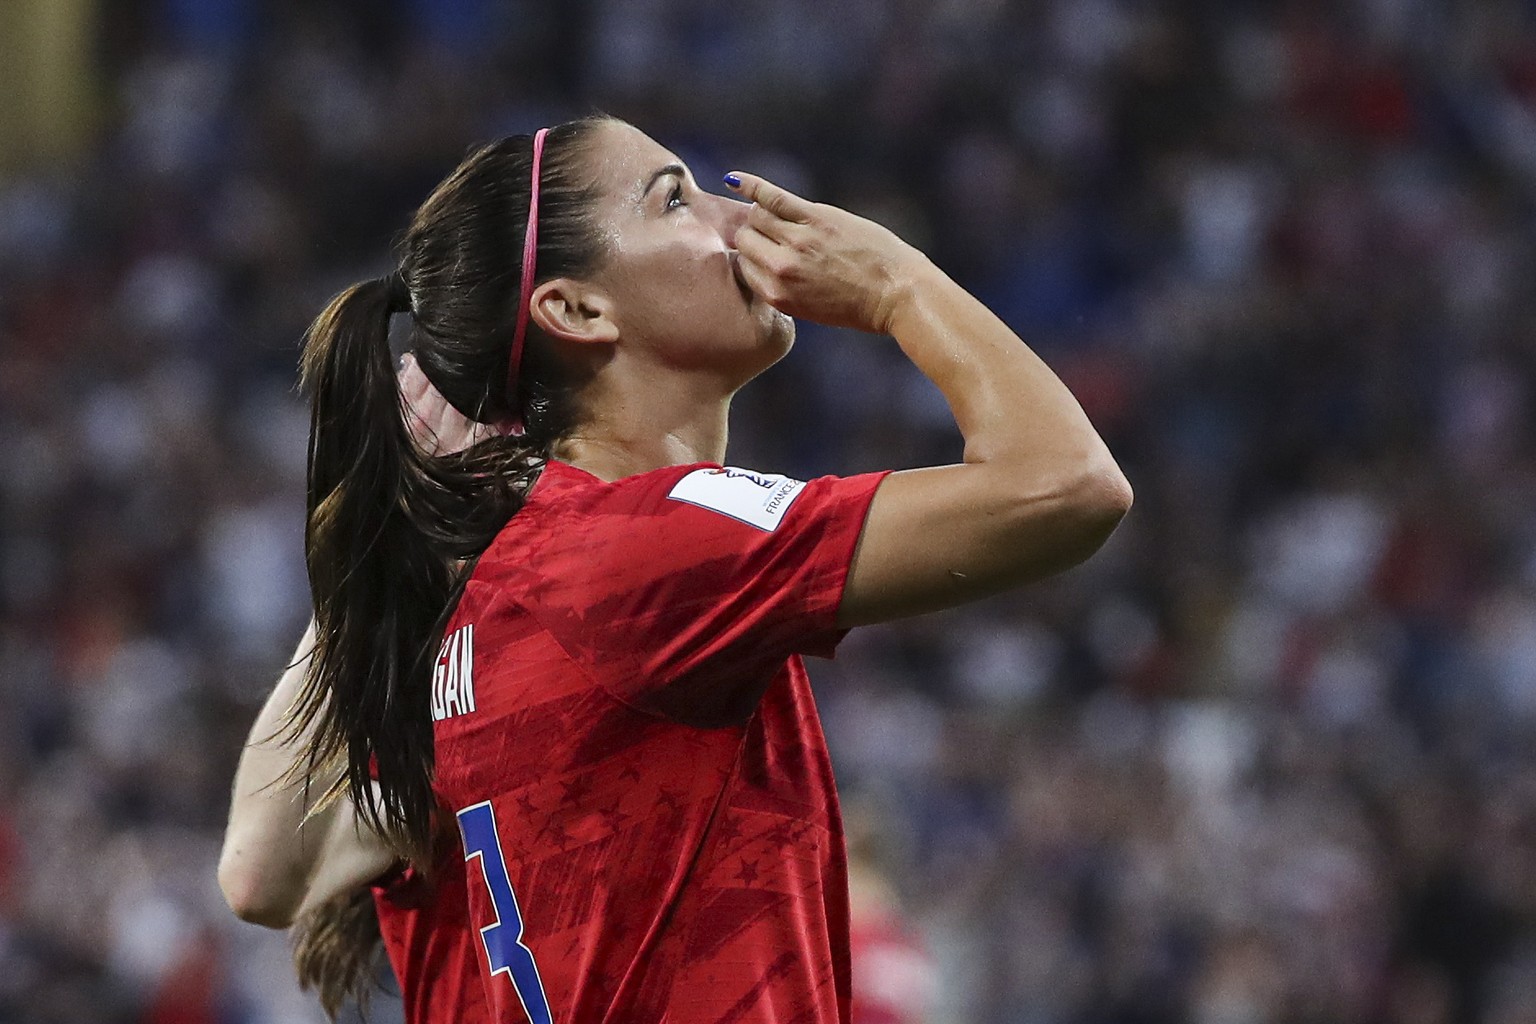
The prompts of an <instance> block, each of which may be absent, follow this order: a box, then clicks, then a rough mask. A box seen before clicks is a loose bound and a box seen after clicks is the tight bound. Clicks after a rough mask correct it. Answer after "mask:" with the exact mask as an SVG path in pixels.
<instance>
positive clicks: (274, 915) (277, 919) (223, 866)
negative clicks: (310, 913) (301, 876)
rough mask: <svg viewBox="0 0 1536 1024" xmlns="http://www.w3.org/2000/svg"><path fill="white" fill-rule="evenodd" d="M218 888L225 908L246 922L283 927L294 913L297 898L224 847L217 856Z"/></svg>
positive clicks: (293, 916) (288, 924) (291, 920)
mask: <svg viewBox="0 0 1536 1024" xmlns="http://www.w3.org/2000/svg"><path fill="white" fill-rule="evenodd" d="M219 889H220V891H221V892H223V894H224V902H225V903H227V904H229V909H230V910H232V911H234V913H235V916H236V917H238V918H239V919H240V920H242V921H245V922H247V923H249V924H257V925H261V926H262V927H263V928H274V929H283V928H287V927H289V926H290V925H292V924H293V921H294V918H295V916H297V911H298V901H297V900H294V899H291V898H289V897H288V896H287V894H286V893H285V892H283V890H282V887H281V886H278V885H275V884H273V882H272V880H271V879H270V878H269V877H266V875H265V874H264V873H263V872H262V871H260V870H259V869H258V868H256V867H255V866H253V865H251V864H249V863H246V862H244V861H242V860H241V859H240V858H239V857H237V856H231V855H230V854H229V852H228V851H226V852H225V855H224V856H223V857H222V858H221V859H220V860H219Z"/></svg>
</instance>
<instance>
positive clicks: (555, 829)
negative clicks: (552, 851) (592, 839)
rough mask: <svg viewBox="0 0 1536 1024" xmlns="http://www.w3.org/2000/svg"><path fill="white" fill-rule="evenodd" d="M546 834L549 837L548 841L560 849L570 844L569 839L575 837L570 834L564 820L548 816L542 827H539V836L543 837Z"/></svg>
mask: <svg viewBox="0 0 1536 1024" xmlns="http://www.w3.org/2000/svg"><path fill="white" fill-rule="evenodd" d="M546 836H547V837H548V838H549V842H551V843H553V844H554V845H556V846H558V847H560V849H562V850H564V849H565V848H566V847H567V846H569V845H571V841H572V840H573V839H575V838H576V837H575V836H573V835H571V832H570V830H569V829H567V828H566V827H565V823H564V822H560V821H556V820H555V818H554V817H550V819H549V820H548V821H546V822H545V823H544V827H543V828H541V829H539V838H540V839H544V838H545V837H546Z"/></svg>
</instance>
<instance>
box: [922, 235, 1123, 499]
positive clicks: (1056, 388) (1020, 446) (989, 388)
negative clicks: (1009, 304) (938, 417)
mask: <svg viewBox="0 0 1536 1024" xmlns="http://www.w3.org/2000/svg"><path fill="white" fill-rule="evenodd" d="M901 294H902V297H901V300H900V301H899V302H898V303H897V304H896V306H895V307H894V309H893V312H892V317H891V333H892V334H893V335H894V336H895V338H896V341H897V343H898V344H900V345H901V347H902V350H903V351H904V352H905V353H906V354H907V357H908V358H910V359H911V360H912V362H913V363H914V364H916V366H917V368H918V369H919V370H921V371H922V372H923V374H924V375H925V376H927V377H928V379H929V380H931V381H933V382H934V384H935V385H937V386H938V388H939V390H940V392H942V393H943V395H944V398H945V399H946V400H947V401H948V403H949V407H950V410H951V412H953V414H954V417H955V422H956V424H957V425H958V426H959V428H960V433H961V435H962V436H963V437H964V439H965V461H966V462H975V463H980V462H1006V463H1008V464H1009V465H1010V466H1013V467H1015V468H1016V469H1033V470H1035V471H1038V472H1047V473H1049V472H1057V473H1062V472H1064V473H1074V472H1089V473H1093V472H1097V473H1103V474H1107V475H1110V476H1113V477H1118V476H1119V469H1118V467H1117V466H1116V465H1115V462H1114V459H1113V458H1112V457H1111V456H1110V454H1109V450H1108V449H1107V448H1106V447H1105V445H1104V442H1103V440H1102V439H1101V438H1100V437H1099V435H1098V432H1097V431H1096V430H1095V429H1094V428H1093V424H1092V423H1090V422H1089V420H1088V417H1087V415H1085V414H1084V412H1083V410H1082V407H1081V406H1080V405H1078V403H1077V399H1075V398H1074V397H1073V396H1072V393H1071V392H1070V391H1068V390H1067V387H1066V385H1065V384H1063V383H1062V382H1061V380H1060V379H1059V378H1058V377H1057V376H1056V374H1055V373H1053V372H1052V371H1051V369H1050V367H1048V366H1046V364H1045V363H1044V361H1042V360H1041V359H1040V357H1038V356H1037V355H1035V353H1034V352H1032V351H1031V350H1030V349H1029V347H1028V346H1027V345H1026V344H1025V343H1024V342H1023V341H1022V340H1020V338H1019V337H1018V335H1016V334H1014V333H1013V331H1012V330H1010V329H1009V328H1008V326H1007V325H1006V324H1004V323H1003V322H1002V321H1001V320H1000V319H998V317H997V316H996V315H995V314H994V313H992V311H991V310H989V309H987V308H986V306H984V305H982V303H981V302H980V301H978V300H977V299H976V298H975V297H973V296H972V295H970V294H969V293H967V292H966V291H965V290H964V289H963V288H961V287H960V286H959V285H957V284H955V282H954V281H952V280H950V278H949V277H948V276H946V275H945V274H944V273H943V272H942V271H940V270H938V269H937V268H936V267H933V265H932V264H929V263H926V261H925V262H924V264H923V265H922V267H921V268H920V269H918V270H916V271H915V272H914V274H913V277H912V279H911V280H910V281H909V282H907V283H906V284H905V285H904V287H903V288H902V290H901Z"/></svg>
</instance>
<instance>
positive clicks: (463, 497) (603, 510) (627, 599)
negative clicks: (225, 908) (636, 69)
mask: <svg viewBox="0 0 1536 1024" xmlns="http://www.w3.org/2000/svg"><path fill="white" fill-rule="evenodd" d="M726 183H727V185H728V186H730V187H731V188H732V189H733V190H734V191H736V192H737V194H738V195H739V196H741V198H742V199H745V200H747V201H748V202H746V203H742V202H736V201H734V200H732V199H728V198H724V197H721V196H716V195H712V194H710V193H708V192H705V191H703V190H702V189H700V188H699V187H698V185H697V184H696V183H695V182H694V180H693V177H692V175H691V174H690V172H689V171H688V169H687V168H686V167H684V166H683V165H682V164H681V163H680V162H679V161H678V160H677V158H676V157H675V156H674V155H673V154H671V153H670V152H668V151H667V150H666V149H664V148H663V147H661V146H660V145H658V144H657V143H656V142H654V141H653V140H651V139H650V138H648V137H647V136H646V135H644V134H643V133H641V132H640V131H638V130H636V129H635V128H633V127H632V126H630V125H627V124H625V123H623V122H620V121H616V120H612V119H606V118H599V119H587V120H582V121H577V122H571V123H568V124H564V125H561V126H559V127H556V128H554V129H552V130H548V131H541V132H539V133H537V134H536V135H534V136H532V137H527V136H520V137H516V138H510V139H506V140H503V141H501V142H498V143H496V144H493V145H491V146H488V147H486V148H484V149H482V150H480V151H478V152H476V153H475V154H473V155H472V156H470V157H469V158H468V159H467V160H466V161H465V162H464V163H463V164H462V165H461V166H460V167H459V168H458V169H457V170H455V171H454V173H453V174H452V175H450V176H449V178H448V179H447V180H446V181H445V182H444V183H443V184H442V185H440V186H439V187H438V189H437V190H436V191H435V192H434V193H433V194H432V196H431V197H429V198H428V200H427V201H426V203H425V204H424V205H423V206H422V207H421V209H420V210H419V211H418V212H417V214H416V217H415V218H414V220H413V222H412V225H411V227H410V229H409V231H408V232H407V234H406V236H405V239H404V242H403V244H402V246H401V258H400V262H399V265H398V267H397V269H396V270H395V271H394V272H393V273H391V274H390V275H388V276H387V277H385V278H381V279H379V280H375V281H369V282H365V283H363V284H359V285H356V286H354V287H352V288H350V289H348V290H347V291H345V292H343V293H342V294H341V295H340V296H338V297H337V298H336V299H335V300H334V301H333V302H332V303H331V305H330V306H329V307H328V308H327V309H326V310H325V312H324V313H322V314H321V316H320V317H319V318H318V319H317V320H316V322H315V324H314V325H313V327H312V328H311V329H310V332H309V335H308V338H307V340H306V346H305V351H304V380H305V384H306V387H307V388H308V389H309V391H310V392H311V394H312V396H313V403H314V418H313V424H312V431H311V437H310V472H309V517H308V525H307V535H306V542H307V543H306V554H307V560H308V565H309V572H310V583H311V591H312V596H313V599H314V607H315V629H314V634H313V636H314V641H313V643H314V646H313V652H312V656H311V660H310V662H309V665H308V667H307V669H306V670H304V671H303V672H290V674H289V677H288V678H286V679H285V684H286V686H287V687H288V690H287V692H284V690H285V687H284V685H280V686H279V689H278V691H277V692H275V693H274V695H273V698H272V700H270V701H269V702H268V707H267V709H266V710H264V712H263V716H262V719H260V720H258V723H257V729H258V730H260V729H262V727H263V725H264V724H271V723H277V722H280V721H282V720H283V718H284V713H285V711H286V710H287V709H288V706H289V702H290V700H291V701H292V715H291V717H290V719H289V724H290V726H291V728H290V729H289V730H288V732H287V733H286V734H285V736H284V737H282V738H281V739H280V740H277V741H273V742H271V743H267V744H261V743H257V744H255V745H253V746H252V747H251V748H250V749H248V750H247V752H246V754H245V757H244V758H243V759H242V766H241V771H240V776H239V777H237V781H236V794H235V801H234V805H233V808H232V811H231V824H230V829H229V833H228V835H227V836H226V844H225V853H224V858H223V860H222V862H221V870H220V876H221V883H222V884H223V886H224V888H225V892H226V895H227V896H228V897H229V899H230V901H231V903H232V904H233V905H234V906H235V907H236V909H237V911H240V912H242V913H243V914H244V915H245V916H248V917H252V918H255V919H258V920H263V921H264V922H266V923H270V924H286V923H288V921H290V920H292V919H293V917H294V915H295V914H296V913H300V912H305V911H308V910H310V909H311V908H316V907H322V908H329V909H327V910H326V911H325V913H324V914H321V915H320V916H318V917H311V918H309V919H308V920H309V921H310V923H309V927H308V932H307V934H306V937H305V938H304V939H303V940H302V943H301V952H302V950H303V949H304V948H308V949H309V950H310V951H311V953H312V955H311V956H310V957H309V959H308V960H307V961H305V960H304V958H303V957H302V956H301V962H302V963H303V964H304V965H305V966H306V968H307V970H308V971H309V975H308V976H309V977H310V978H311V979H312V980H316V981H318V982H320V983H321V987H322V990H323V991H331V992H338V991H341V990H342V989H343V988H345V987H346V985H347V984H348V983H350V982H354V981H355V980H356V979H357V977H358V976H359V975H358V972H359V971H360V970H361V963H362V961H361V960H360V959H359V958H357V957H355V956H350V955H349V950H351V951H355V950H356V949H357V948H358V947H357V946H356V945H349V944H348V943H347V942H344V941H341V939H340V938H339V937H341V936H343V935H345V934H346V929H345V926H346V922H347V921H348V920H350V921H352V922H354V923H355V922H356V921H358V920H363V919H365V918H366V916H367V910H368V905H367V902H366V899H365V898H366V896H367V893H368V889H367V888H366V887H367V886H368V884H369V883H370V882H376V881H379V880H381V879H389V880H391V881H390V884H389V886H388V887H383V888H379V889H377V890H376V892H377V893H378V894H379V902H378V908H379V911H380V914H381V923H382V924H383V926H384V928H385V930H386V933H387V937H388V938H389V940H390V943H389V944H390V948H391V953H392V955H393V956H394V958H395V962H396V967H397V970H399V971H400V972H401V973H402V975H403V976H404V979H403V985H404V987H405V988H406V990H407V991H406V993H405V994H406V998H407V1003H408V1007H411V1008H412V1009H411V1010H410V1012H412V1013H413V1014H414V1015H415V1017H414V1019H418V1020H426V1019H428V1017H429V1016H430V1017H431V1018H432V1019H446V1015H444V1016H442V1017H440V1016H439V1014H441V1013H443V1011H441V1010H440V1009H439V1008H438V1007H439V1006H440V1005H443V1003H440V1002H439V999H441V1000H443V1001H444V1003H446V1002H448V1001H452V1002H454V1004H455V1005H456V1006H457V1007H458V1009H456V1010H455V1011H454V1012H456V1013H458V1014H459V1015H460V1017H459V1019H470V1020H479V1019H488V1020H493V1021H523V1020H529V1021H533V1022H536V1024H537V1022H547V1021H561V1022H568V1021H577V1022H585V1021H603V1020H606V1021H626V1022H630V1021H646V1022H652V1021H662V1020H666V1021H667V1022H668V1024H689V1022H695V1021H698V1022H709V1024H713V1022H717V1021H725V1020H730V1021H743V1022H745V1021H762V1022H765V1024H766V1022H783V1021H789V1020H797V1021H816V1022H834V1021H846V1020H847V1017H848V998H849V978H848V931H849V927H848V893H847V877H846V866H845V854H844V848H843V836H842V826H841V821H840V818H839V813H838V807H837V798H836V793H835V790H834V787H833V781H832V772H831V766H830V762H829V760H828V757H827V752H826V746H825V742H824V740H823V737H822V734H821V730H820V726H819V723H818V721H817V717H816V710H815V706H814V704H813V702H812V699H811V693H810V688H809V685H808V683H807V679H806V675H805V671H804V667H803V665H802V663H801V656H802V655H804V654H818V655H822V656H830V655H831V654H832V652H833V649H834V648H835V647H836V645H837V643H838V641H839V640H840V639H841V638H842V636H843V635H844V634H845V633H846V631H847V630H848V629H849V628H850V627H852V626H856V625H861V624H866V623H873V622H881V621H887V620H891V619H895V618H900V617H902V616H907V615H913V614H918V613H921V612H925V611H930V610H935V609H939V608H945V607H950V606H953V605H957V604H961V603H964V602H967V601H971V600H975V599H977V598H980V597H983V596H986V595H989V594H994V593H997V592H999V591H1002V590H1005V589H1008V588H1011V587H1016V586H1019V585H1021V584H1023V583H1026V582H1028V581H1030V580H1034V579H1038V578H1040V577H1042V576H1045V575H1047V574H1050V573H1053V572H1056V571H1059V570H1061V569H1063V568H1066V567H1068V566H1070V565H1073V564H1075V563H1077V562H1079V561H1081V560H1082V559H1084V558H1086V557H1087V556H1088V555H1090V554H1091V553H1092V552H1093V551H1094V550H1096V549H1097V548H1098V547H1099V546H1100V545H1101V544H1102V543H1103V541H1104V540H1105V538H1106V537H1107V536H1108V535H1109V533H1110V532H1111V531H1112V530H1113V529H1114V527H1115V525H1116V523H1118V522H1119V520H1120V518H1121V517H1122V516H1123V515H1124V514H1125V512H1126V510H1127V508H1128V507H1129V505H1130V501H1131V496H1130V489H1129V486H1128V484H1127V483H1126V481H1125V479H1124V477H1123V475H1122V474H1121V473H1120V471H1119V469H1118V468H1117V467H1116V465H1115V463H1114V461H1113V459H1112V458H1111V457H1110V455H1109V453H1108V451H1107V450H1106V449H1105V447H1104V445H1103V443H1102V441H1101V440H1100V439H1099V437H1098V435H1097V434H1096V433H1095V432H1094V430H1093V428H1092V426H1091V425H1090V424H1089V423H1088V421H1087V419H1086V418H1085V417H1084V415H1083V413H1082V410H1081V409H1080V408H1079V407H1078V405H1077V403H1076V402H1075V401H1074V400H1073V398H1072V396H1071V395H1070V394H1069V393H1068V391H1067V390H1066V388H1065V387H1064V386H1063V385H1062V384H1061V382H1060V381H1058V380H1057V379H1056V377H1055V376H1054V375H1053V374H1052V373H1051V372H1050V371H1049V369H1047V368H1046V367H1045V365H1044V364H1043V363H1041V362H1040V360H1039V359H1038V358H1036V357H1035V356H1034V355H1033V354H1032V353H1031V352H1030V351H1029V349H1028V348H1027V347H1026V346H1025V345H1024V344H1023V343H1022V342H1021V341H1020V340H1019V339H1018V338H1017V337H1015V336H1014V335H1013V334H1012V332H1010V331H1009V330H1008V329H1007V328H1006V327H1005V326H1004V325H1003V324H1002V323H1001V322H1000V321H998V320H997V319H996V318H995V317H994V316H992V315H991V314H990V313H989V312H988V311H987V310H986V309H985V308H984V307H983V306H982V305H981V304H980V303H978V302H977V301H976V300H975V299H973V298H972V297H971V296H969V295H967V294H966V293H965V292H964V291H963V290H961V289H960V288H959V287H958V286H956V285H955V284H954V283H953V282H952V281H950V280H949V279H948V278H947V277H945V276H944V274H942V273H941V272H940V271H938V270H937V269H936V268H935V267H934V266H933V265H932V264H931V263H930V262H929V261H928V260H927V259H926V258H925V257H923V256H922V254H921V253H919V252H917V251H916V250H915V249H913V248H911V247H910V246H908V245H906V244H904V243H903V242H901V241H900V240H899V239H898V238H896V237H895V236H894V235H893V234H891V233H890V232H889V231H887V230H885V229H884V228H881V227H879V226H878V225H875V224H872V223H870V222H869V221H866V220H863V219H861V218H859V217H857V216H854V215H852V214H850V213H848V212H846V211H843V210H840V209H836V208H834V207H830V206H826V205H823V204H818V203H812V202H808V201H806V200H804V199H801V198H800V197H798V196H795V195H793V194H791V193H789V192H787V191H785V190H783V189H781V188H778V187H777V186H775V185H773V184H771V183H770V182H767V181H765V180H763V179H761V178H758V177H755V176H753V175H749V174H731V175H727V177H726ZM519 243H521V244H519ZM393 314H400V315H405V316H408V317H409V318H410V325H411V348H412V351H413V352H414V354H415V357H416V359H417V361H418V362H419V367H420V370H421V372H422V373H423V374H424V375H425V377H426V379H427V380H428V381H430V383H431V385H432V386H433V388H434V389H435V391H436V392H437V393H440V394H441V396H442V397H443V399H444V400H445V401H446V402H447V403H448V404H449V405H451V406H452V408H453V409H454V410H456V411H457V412H458V413H461V414H462V415H463V416H464V417H465V418H467V419H468V420H470V421H473V422H475V423H478V424H486V425H493V426H494V427H495V431H494V434H493V436H490V437H487V438H486V439H484V440H482V441H480V442H479V443H478V444H474V445H473V446H471V447H470V448H468V449H467V450H466V451H464V452H462V453H460V454H457V455H451V456H437V457H432V456H429V455H427V454H425V453H424V452H423V451H422V450H421V449H420V447H419V446H418V445H417V444H416V443H415V442H414V441H413V439H412V435H411V432H410V430H409V428H408V426H407V424H406V422H405V421H404V420H403V418H402V416H401V402H402V398H401V393H400V388H399V385H398V384H397V381H396V377H395V374H394V371H393V366H392V363H391V359H390V355H389V347H388V340H387V334H388V326H389V321H390V317H391V316H392V315H393ZM791 316H800V317H806V318H810V319H813V320H818V321H820V322H823V323H827V324H832V325H836V326H845V327H853V328H858V329H861V330H865V331H869V332H873V333H877V334H888V335H891V336H892V337H894V339H895V341H896V343H897V344H898V345H899V346H900V347H901V349H902V351H903V352H904V353H905V354H906V355H907V357H908V358H910V359H911V360H912V361H913V363H914V364H916V366H917V367H918V369H919V370H921V371H922V372H923V373H924V374H926V375H927V376H928V377H929V379H931V380H932V381H933V382H934V383H935V384H936V385H937V386H938V388H939V389H940V390H941V392H942V393H943V394H944V397H945V398H946V399H947V400H948V402H949V405H950V407H951V409H952V411H953V413H954V415H955V419H956V421H957V423H958V425H959V427H960V430H961V433H962V435H963V436H964V440H965V455H964V462H963V463H961V464H959V465H953V466H943V467H935V468H929V469H920V470H912V471H902V472H891V473H871V474H865V475H861V476H852V477H822V478H819V479H815V480H811V481H809V482H801V481H797V480H792V479H789V478H786V477H783V476H780V475H776V474H771V473H762V472H754V471H748V470H742V469H737V468H731V467H727V466H724V465H723V462H724V459H725V448H726V435H727V420H728V412H729V408H730V400H731V397H732V395H734V394H735V392H736V391H737V390H738V389H739V388H741V387H742V386H743V385H744V384H745V383H746V382H747V381H749V380H751V379H752V378H753V377H754V376H756V375H757V374H758V373H760V372H762V371H763V370H764V369H766V368H767V367H768V366H770V365H772V364H773V363H774V362H775V361H777V360H778V359H780V358H782V357H783V356H784V355H785V353H786V352H788V350H789V348H790V345H791V343H792V340H793V336H794V328H793V321H792V320H791V319H790V317H791ZM844 386H846V387H849V388H856V387H858V386H859V382H858V381H847V382H845V384H844ZM790 414H792V413H790V411H788V410H786V415H790ZM294 691H296V694H295V692H294ZM268 731H270V730H268ZM255 738H256V739H261V738H263V737H262V736H261V735H257V736H256V737H255ZM274 779H276V780H279V785H277V786H269V785H267V784H268V783H271V782H272V781H273V780H274ZM332 780H334V783H333V784H332ZM305 782H312V783H313V784H315V785H316V786H318V787H319V789H320V790H322V791H324V795H323V797H322V799H321V800H320V801H319V803H318V804H316V805H314V806H313V807H312V806H311V805H310V803H309V802H308V798H307V796H306V795H305V786H304V783H305ZM327 786H329V789H327V788H326V787H327ZM295 794H298V799H297V800H295V799H293V797H294V796H295ZM316 808H318V810H317V809H316ZM306 812H309V817H308V818H307V820H306V822H305V824H304V826H303V828H302V829H298V830H297V834H296V826H297V824H298V822H299V820H300V819H301V818H302V817H303V816H304V814H305V813H306ZM400 865H409V868H408V870H407V871H406V873H405V874H404V875H400V874H399V873H398V869H399V866H400ZM422 874H425V875H427V876H428V877H426V878H425V879H423V878H421V877H418V876H420V875H422ZM412 891H416V892H417V893H418V895H417V898H416V899H415V901H414V902H413V901H412V895H411V892H412ZM434 972H436V973H437V975H438V976H436V977H433V973H434ZM476 982H478V988H477V989H476V984H475V983H476ZM428 986H431V987H432V989H433V991H432V992H430V993H425V994H424V991H423V990H424V989H425V988H427V987H428ZM472 989H474V990H473V991H472ZM477 1015H478V1016H477Z"/></svg>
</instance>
